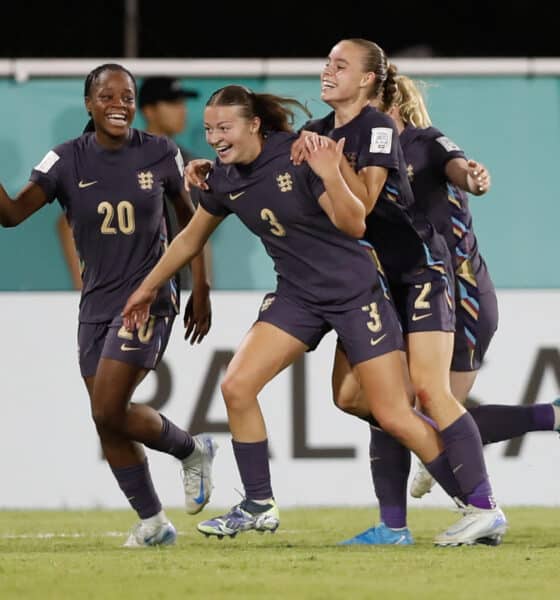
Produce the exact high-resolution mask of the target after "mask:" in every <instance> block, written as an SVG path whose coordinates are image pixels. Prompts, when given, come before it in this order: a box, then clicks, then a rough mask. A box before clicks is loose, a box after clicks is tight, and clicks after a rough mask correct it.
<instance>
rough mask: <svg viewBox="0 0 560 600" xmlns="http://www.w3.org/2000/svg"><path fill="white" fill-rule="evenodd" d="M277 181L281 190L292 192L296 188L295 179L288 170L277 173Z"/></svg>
mask: <svg viewBox="0 0 560 600" xmlns="http://www.w3.org/2000/svg"><path fill="white" fill-rule="evenodd" d="M276 183H277V184H278V187H279V188H280V191H281V192H291V191H292V190H293V189H294V181H293V179H292V176H291V175H290V174H289V173H288V172H287V171H286V172H285V173H279V174H278V175H276Z"/></svg>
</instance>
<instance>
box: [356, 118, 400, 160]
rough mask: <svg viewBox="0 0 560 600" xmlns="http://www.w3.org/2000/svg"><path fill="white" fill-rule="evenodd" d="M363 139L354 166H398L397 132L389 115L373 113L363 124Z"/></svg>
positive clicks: (398, 143)
mask: <svg viewBox="0 0 560 600" xmlns="http://www.w3.org/2000/svg"><path fill="white" fill-rule="evenodd" d="M364 132H365V135H366V137H365V138H364V139H363V141H362V144H361V148H360V152H359V155H358V157H357V162H356V166H357V169H358V170H361V169H363V168H365V167H384V168H386V169H398V168H399V148H400V142H399V134H398V131H397V128H396V127H395V124H394V123H393V120H392V119H391V117H388V116H387V115H385V114H383V113H379V112H375V113H373V114H372V115H371V116H370V117H369V118H368V122H367V123H366V124H365V127H364Z"/></svg>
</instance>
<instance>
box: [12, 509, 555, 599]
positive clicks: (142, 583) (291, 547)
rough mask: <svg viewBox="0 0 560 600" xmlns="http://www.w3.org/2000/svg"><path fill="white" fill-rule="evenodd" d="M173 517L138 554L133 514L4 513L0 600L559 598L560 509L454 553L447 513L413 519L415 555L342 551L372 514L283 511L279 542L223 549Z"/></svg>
mask: <svg viewBox="0 0 560 600" xmlns="http://www.w3.org/2000/svg"><path fill="white" fill-rule="evenodd" d="M167 512H168V515H169V516H170V518H171V520H172V521H173V522H174V524H175V526H176V527H177V529H178V530H179V533H180V535H179V538H178V541H177V545H176V546H174V547H166V548H146V549H134V550H133V549H124V548H121V547H120V546H121V544H122V542H123V541H124V538H125V536H126V532H127V530H128V528H129V527H131V526H132V525H133V524H134V522H135V520H134V516H133V514H132V512H131V511H66V512H64V511H56V512H54V511H33V512H32V511H0V599H1V600H8V599H10V600H11V599H12V598H13V599H18V600H19V599H28V598H33V599H35V598H36V599H39V598H41V599H43V600H44V599H47V598H48V599H51V598H52V599H57V600H58V599H69V600H74V599H76V600H80V599H82V598H84V599H97V598H100V599H103V600H112V599H119V600H127V599H129V598H130V599H141V598H154V599H158V600H164V599H175V598H180V599H184V600H188V599H190V598H199V599H201V600H214V599H221V598H239V599H257V598H258V599H263V600H265V599H269V598H271V599H273V598H283V599H286V598H306V599H307V598H309V599H313V600H315V599H316V600H322V599H330V598H341V599H346V598H348V599H352V600H354V599H361V598H377V599H383V598H389V599H393V598H414V599H423V598H426V599H428V598H429V599H430V600H434V599H438V598H449V599H453V600H455V599H457V600H458V599H463V598H464V599H467V598H468V599H469V600H471V599H472V598H478V599H481V600H485V599H489V598H491V599H501V598H504V599H505V598H507V599H510V600H512V599H524V600H525V599H530V600H533V599H541V598H550V599H552V598H554V599H556V598H559V597H560V591H559V584H558V571H559V568H560V567H559V565H560V560H559V559H560V553H559V550H560V519H559V516H560V508H559V509H548V508H511V509H508V510H506V513H507V516H508V519H509V522H510V531H509V532H508V534H507V536H506V537H505V538H504V542H503V544H502V545H501V546H499V547H496V548H492V547H486V546H476V547H466V548H453V549H451V548H435V547H433V546H432V543H431V542H432V538H433V536H434V535H435V534H436V533H437V532H439V530H440V529H443V528H444V527H446V526H447V525H449V524H450V523H452V522H453V521H454V520H456V519H457V518H458V515H457V514H455V513H452V512H450V511H446V510H435V509H417V510H413V511H411V514H410V521H409V523H410V526H411V529H412V531H413V534H414V536H415V538H416V545H414V546H409V547H337V546H336V542H337V541H339V540H341V539H344V538H346V537H349V536H350V535H352V534H354V533H357V532H358V531H359V530H362V529H364V528H365V527H366V526H369V524H370V522H371V519H372V517H373V510H372V509H358V508H347V509H341V508H338V509H325V508H321V509H313V510H312V509H305V510H303V509H302V510H284V511H283V512H282V515H281V516H282V524H281V527H280V529H279V530H278V531H277V533H275V534H274V535H271V534H264V535H260V534H257V533H254V532H250V533H246V534H241V535H239V536H237V538H235V539H233V540H232V539H224V540H222V541H219V540H217V539H215V538H212V539H207V538H205V537H204V536H202V535H200V534H199V533H197V532H196V531H195V525H196V523H197V522H198V521H199V520H201V516H200V515H198V516H197V517H189V516H187V515H185V514H183V513H182V512H181V511H179V510H170V511H167ZM218 513H219V511H215V510H208V509H207V511H205V513H203V515H204V516H213V515H215V514H218Z"/></svg>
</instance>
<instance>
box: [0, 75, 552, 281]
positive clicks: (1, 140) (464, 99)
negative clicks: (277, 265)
mask: <svg viewBox="0 0 560 600" xmlns="http://www.w3.org/2000/svg"><path fill="white" fill-rule="evenodd" d="M231 82H235V83H242V84H244V85H248V86H250V87H252V88H253V89H254V90H255V91H269V92H273V93H278V94H281V95H286V96H292V97H296V98H298V99H299V100H301V101H303V102H305V103H307V105H308V107H309V109H310V110H311V111H312V112H313V114H314V116H322V115H324V114H325V113H326V112H327V110H328V107H327V106H326V105H324V104H323V103H322V102H321V101H320V100H319V99H318V98H319V85H318V78H312V77H298V78H288V77H286V78H284V77H274V78H254V79H252V78H244V79H235V80H233V79H225V78H189V80H188V82H185V83H188V86H189V87H190V88H192V87H194V88H196V89H198V90H199V91H200V92H201V96H200V98H197V99H194V100H189V101H188V107H189V125H188V127H187V131H186V132H185V133H184V134H182V135H181V136H180V137H178V138H177V141H178V142H179V143H180V144H182V145H184V146H185V147H187V148H189V149H190V150H191V151H192V152H194V153H195V154H196V155H199V156H206V157H211V153H210V152H209V151H208V148H207V146H206V144H205V141H204V131H203V127H202V122H201V117H202V109H203V105H204V102H205V99H206V98H207V97H208V96H209V94H210V93H211V92H212V91H214V90H215V89H217V88H219V87H221V86H222V85H225V84H227V83H231ZM426 83H427V98H428V104H429V108H430V113H431V116H432V120H433V122H434V125H436V126H437V127H439V129H441V130H442V131H443V132H444V133H445V134H446V135H448V136H449V137H451V138H452V139H453V140H454V141H455V142H456V143H457V144H459V145H460V146H461V147H462V148H463V149H464V150H465V152H466V153H467V155H469V156H471V157H473V158H475V159H477V160H479V161H481V162H483V163H485V164H486V165H487V167H488V168H489V169H490V171H491V173H492V181H493V186H492V190H491V191H490V193H489V194H487V195H486V196H484V197H481V198H475V197H472V198H471V207H472V210H473V214H474V218H475V229H476V232H477V235H478V238H479V242H480V247H481V249H482V252H483V254H484V256H485V258H486V260H487V262H488V264H489V267H490V269H491V273H492V276H493V279H494V281H495V283H496V285H497V287H499V288H557V287H560V271H559V270H558V269H556V268H555V266H554V262H553V258H554V256H555V255H556V248H557V238H558V235H557V232H556V226H557V223H558V221H559V217H560V209H559V208H558V205H557V202H559V198H558V192H557V190H556V185H555V184H556V181H555V179H554V178H555V176H556V174H557V171H559V170H560V78H558V77H532V78H529V77H517V76H515V77H509V76H508V77H505V76H504V77H433V78H429V79H426ZM82 94H83V81H82V80H81V79H72V78H71V79H62V78H57V79H51V78H49V79H32V80H30V81H27V82H25V83H15V82H14V81H13V80H11V79H0V112H1V114H2V117H3V118H2V128H1V133H0V181H1V182H2V184H3V185H4V187H5V188H6V190H7V191H8V193H10V194H11V195H12V196H13V195H15V193H17V191H18V190H19V189H21V188H22V187H23V186H24V185H25V184H26V182H27V180H28V177H29V173H30V172H31V169H32V167H33V166H34V165H36V164H37V163H38V162H39V161H40V160H41V159H42V157H43V156H44V154H45V153H46V152H47V151H48V150H49V149H51V148H52V147H53V146H55V145H56V144H59V143H61V142H63V141H65V140H67V139H70V138H73V137H76V136H78V135H80V133H81V131H82V129H83V127H84V125H85V123H86V120H87V115H86V112H85V109H84V107H83V98H82ZM135 126H136V127H139V128H141V127H142V126H143V122H142V119H141V116H138V117H137V120H136V122H135ZM59 213H60V209H59V206H58V204H56V203H54V204H53V205H52V206H48V207H46V208H44V209H43V210H41V211H40V212H39V213H37V214H35V215H34V216H33V217H31V218H30V219H29V220H28V221H27V222H26V223H24V224H22V225H21V226H19V227H18V228H15V229H3V230H2V231H0V265H1V271H0V273H1V277H0V290H2V291H7V290H65V289H70V288H71V282H70V277H69V275H68V273H67V270H66V266H65V263H64V259H63V256H62V252H61V249H60V247H59V243H58V238H57V235H56V229H55V225H56V220H57V218H58V215H59ZM212 248H213V272H214V288H215V289H270V288H273V287H274V281H275V278H274V273H273V270H272V263H271V261H270V259H269V258H268V256H267V255H266V254H265V253H264V250H263V249H262V247H261V245H260V242H259V241H258V240H257V239H256V238H254V237H253V236H252V235H251V234H249V232H247V231H246V230H244V228H243V227H242V226H241V225H240V223H239V222H238V221H236V219H235V218H234V217H230V218H228V219H226V221H225V222H224V224H223V225H222V226H220V228H219V229H218V230H217V231H216V232H215V234H214V236H213V237H212Z"/></svg>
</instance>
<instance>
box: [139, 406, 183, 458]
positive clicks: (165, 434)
mask: <svg viewBox="0 0 560 600" xmlns="http://www.w3.org/2000/svg"><path fill="white" fill-rule="evenodd" d="M160 417H161V433H160V436H159V438H158V439H157V440H156V441H155V442H147V443H145V444H144V445H145V446H147V447H148V448H152V450H158V451H159V452H165V454H171V456H174V457H175V458H178V459H179V460H182V459H183V458H187V456H190V455H191V454H192V453H193V450H194V440H193V438H192V435H191V434H190V433H188V432H187V431H185V430H183V429H181V428H180V427H177V425H175V424H174V423H172V422H171V421H170V420H169V419H167V418H166V417H164V416H163V415H161V414H160Z"/></svg>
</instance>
